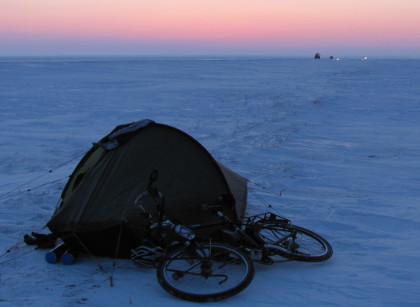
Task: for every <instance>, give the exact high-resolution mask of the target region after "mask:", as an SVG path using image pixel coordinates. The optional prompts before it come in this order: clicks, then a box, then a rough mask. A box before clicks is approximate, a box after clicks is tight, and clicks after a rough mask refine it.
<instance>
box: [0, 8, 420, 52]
mask: <svg viewBox="0 0 420 307" xmlns="http://www.w3.org/2000/svg"><path fill="white" fill-rule="evenodd" d="M400 2H404V3H405V5H402V3H398V5H397V4H395V3H391V1H384V0H370V1H361V0H353V1H349V2H348V3H344V2H341V1H340V2H339V1H332V0H318V1H312V0H300V1H294V0H290V1H288V0H285V1H278V0H264V1H256V0H230V1H222V0H212V1H210V0H201V1H192V0H178V1H171V0H155V1H153V3H146V2H144V1H138V0H121V1H118V2H117V1H112V0H102V1H99V0H91V1H82V0H73V1H67V0H61V1H53V0H37V1H36V0H27V1H15V0H0V6H2V7H3V9H2V10H0V39H1V37H2V36H3V37H21V38H22V39H24V38H27V37H34V38H36V37H51V38H54V37H60V38H78V37H79V38H94V39H118V40H156V41H164V40H167V41H177V40H180V41H188V40H190V41H203V42H205V41H207V42H212V41H224V42H226V43H231V44H234V43H235V42H238V43H245V42H249V43H255V42H259V43H266V44H268V45H276V44H285V43H286V44H297V45H299V44H302V43H304V42H305V41H306V42H311V41H312V42H319V43H330V44H334V43H335V44H352V43H354V42H360V43H372V42H376V43H381V44H383V43H385V42H387V41H388V42H389V43H393V44H401V43H402V44H404V43H405V44H414V45H415V46H419V45H420V43H419V42H420V20H419V19H418V17H417V15H418V12H420V1H417V0H401V1H400Z"/></svg>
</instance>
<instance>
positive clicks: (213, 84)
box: [0, 58, 420, 306]
mask: <svg viewBox="0 0 420 307" xmlns="http://www.w3.org/2000/svg"><path fill="white" fill-rule="evenodd" d="M419 84H420V60H395V59H394V60H391V59H382V60H381V59H369V60H367V61H359V60H358V59H342V60H341V61H330V60H323V59H322V60H312V59H252V58H248V59H246V58H237V59H234V58H227V59H221V58H214V59H209V58H207V59H198V58H195V59H184V58H177V59H152V58H132V59H130V58H124V59H119V58H108V59H105V58H85V59H82V58H68V59H62V58H61V59H60V58H36V59H23V58H20V59H12V58H2V59H0V236H1V239H0V305H1V306H27V305H28V306H29V305H31V306H76V305H79V304H85V305H88V306H125V305H134V306H173V305H178V306H193V305H198V304H195V303H191V302H186V301H182V300H179V299H176V298H174V297H172V296H171V295H169V294H167V293H166V292H165V291H164V290H162V289H161V288H160V286H159V285H158V283H157V281H156V278H155V271H154V270H153V269H140V268H138V267H135V266H133V265H132V264H131V263H130V261H128V260H113V259H108V258H97V259H91V258H88V257H81V258H80V259H79V261H78V262H77V264H75V265H71V266H65V265H62V264H48V263H46V262H45V261H44V255H45V251H44V250H34V249H33V247H31V246H27V245H25V244H24V243H23V242H22V237H23V235H24V234H25V233H30V232H31V231H37V232H45V233H48V229H42V228H43V226H44V225H45V223H46V222H47V221H48V220H49V218H50V216H51V215H52V213H53V210H54V208H55V206H56V204H57V202H58V199H59V195H60V192H61V190H62V188H63V186H64V184H65V182H66V177H67V176H68V175H70V174H71V172H72V169H73V168H74V166H75V165H76V164H77V162H78V160H79V159H80V158H81V155H83V153H84V152H85V151H86V150H88V149H89V148H90V144H91V143H92V142H95V141H97V140H99V139H100V138H101V137H102V136H104V135H105V134H107V133H109V132H110V131H111V130H112V129H113V128H114V127H115V126H116V125H118V124H122V123H128V122H132V121H136V120H139V119H144V118H149V119H153V120H155V121H157V122H160V123H165V124H169V125H172V126H175V127H177V128H179V129H181V130H183V131H185V132H187V133H188V134H190V135H191V136H192V137H194V138H196V139H197V140H198V141H199V142H200V143H202V144H203V145H204V146H205V147H206V148H207V149H208V150H209V151H210V153H211V154H212V155H213V156H214V157H215V158H216V159H217V160H219V161H221V162H222V163H224V164H226V165H227V166H229V167H230V168H232V169H234V170H235V171H237V172H238V173H240V174H241V175H243V176H245V177H247V178H248V179H249V180H250V181H251V182H250V187H251V188H253V187H254V188H256V190H255V189H252V190H251V191H250V192H253V191H258V193H259V195H261V196H263V197H264V198H265V200H266V201H267V202H269V203H270V204H271V205H272V208H270V210H274V211H276V212H278V213H280V214H282V215H284V216H286V217H288V218H290V219H291V220H292V221H293V222H294V223H295V224H297V225H301V226H304V227H306V228H309V229H312V230H314V231H316V232H318V233H320V234H321V235H323V236H324V237H325V238H327V239H328V240H329V241H330V243H331V244H332V246H333V248H334V255H333V257H332V258H331V259H330V260H328V261H326V262H323V263H303V262H296V261H291V262H281V263H276V264H274V265H272V266H263V265H258V264H257V265H256V275H255V278H254V280H253V282H252V284H251V285H250V286H249V287H248V288H247V289H246V290H245V291H243V292H241V293H239V294H238V295H236V296H234V297H232V298H230V299H227V300H225V301H221V302H216V303H209V305H221V306H224V305H230V306H269V305H272V306H278V305H283V306H418V303H419V302H420V137H419V136H420V86H419ZM252 195H253V194H252V193H250V205H249V208H250V210H254V211H255V210H262V211H265V210H268V209H269V208H267V207H266V206H265V204H261V203H258V202H255V201H254V198H253V197H252ZM110 276H111V277H112V280H113V287H111V285H110Z"/></svg>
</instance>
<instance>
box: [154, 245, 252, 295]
mask: <svg viewBox="0 0 420 307" xmlns="http://www.w3.org/2000/svg"><path fill="white" fill-rule="evenodd" d="M200 250H201V252H200V253H202V255H201V256H200V255H198V253H196V252H194V251H192V250H191V249H190V248H188V247H185V246H180V247H178V248H176V249H174V250H172V251H170V252H169V253H168V254H167V255H166V256H165V257H164V258H163V259H162V261H161V262H160V263H159V265H158V268H157V278H158V281H159V284H160V285H161V286H162V288H163V289H165V290H166V291H167V292H169V293H170V294H172V295H174V296H176V297H178V298H181V299H184V300H189V301H196V302H210V301H219V300H222V299H225V298H228V297H230V296H233V295H235V294H237V293H239V292H241V291H242V290H244V289H245V288H246V287H248V286H249V284H250V283H251V281H252V279H253V278H254V274H255V270H254V265H253V263H252V260H251V259H250V258H249V257H248V255H246V254H245V253H244V252H242V251H241V250H239V249H236V248H234V247H231V246H229V245H226V244H224V243H206V244H202V245H201V249H200ZM209 266H211V269H209ZM203 272H204V273H203ZM205 272H207V274H206V273H205Z"/></svg>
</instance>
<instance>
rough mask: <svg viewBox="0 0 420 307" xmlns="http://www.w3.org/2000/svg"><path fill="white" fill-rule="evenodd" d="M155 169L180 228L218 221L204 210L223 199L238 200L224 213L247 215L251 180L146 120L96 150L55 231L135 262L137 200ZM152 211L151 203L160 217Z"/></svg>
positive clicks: (79, 171) (64, 202)
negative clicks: (130, 255) (131, 257)
mask: <svg viewBox="0 0 420 307" xmlns="http://www.w3.org/2000/svg"><path fill="white" fill-rule="evenodd" d="M154 169H156V170H157V171H158V173H159V177H158V179H157V181H156V182H155V183H154V186H155V187H156V188H158V190H159V191H161V192H162V194H163V195H164V197H165V209H166V211H167V212H168V215H169V216H171V217H173V218H174V219H176V222H178V223H181V224H184V225H191V224H198V223H211V222H212V221H214V220H215V219H217V217H214V216H213V215H211V214H210V213H207V212H203V211H202V210H201V205H202V204H205V203H210V202H213V201H216V200H217V199H219V198H220V197H221V196H224V195H228V196H230V197H228V199H231V200H232V201H230V202H226V203H225V204H224V208H223V210H224V212H225V214H227V215H229V216H230V217H231V218H233V219H238V218H240V217H242V216H243V215H244V213H245V210H246V198H247V179H245V178H243V177H242V176H240V175H238V174H236V173H235V172H233V171H232V170H230V169H229V168H227V167H225V166H223V165H222V164H220V163H218V162H217V161H215V160H214V158H213V157H212V156H211V155H210V153H209V152H208V151H207V150H206V149H205V148H204V147H203V146H202V145H201V144H200V143H198V142H197V141H196V140H195V139H193V138H192V137H191V136H189V135H187V134H186V133H184V132H182V131H180V130H178V129H176V128H174V127H171V126H168V125H164V124H159V123H156V122H154V121H151V120H142V121H138V122H134V123H130V124H125V125H120V126H117V127H116V128H115V129H114V130H113V131H112V132H111V133H110V134H108V135H106V136H105V137H104V138H102V139H101V140H100V141H99V142H98V143H94V144H93V146H92V148H91V149H90V150H89V151H88V152H87V154H86V155H85V156H84V157H83V158H82V159H81V161H80V162H79V164H78V165H77V166H76V168H75V170H74V172H73V174H72V175H71V176H70V179H69V180H68V182H67V184H66V186H65V188H64V190H63V192H62V194H61V200H60V203H59V205H58V206H57V208H56V210H55V212H54V214H53V216H52V217H51V219H50V221H49V222H48V223H47V226H48V228H49V229H50V230H51V231H52V232H53V234H55V235H57V236H58V237H60V238H62V239H63V241H64V242H65V243H66V244H68V245H71V246H75V245H78V246H79V247H82V248H83V249H84V250H86V251H87V252H89V253H92V254H95V255H106V256H117V257H128V253H129V251H130V248H133V247H135V246H137V245H138V243H139V241H140V240H141V238H142V230H143V229H144V225H145V223H146V222H145V221H144V220H143V219H144V218H142V217H141V214H139V210H138V208H136V207H135V205H134V201H135V199H136V198H137V196H138V195H140V194H141V193H142V192H144V191H145V189H146V187H147V185H148V182H149V175H150V173H151V172H152V170H154ZM153 209H154V208H153V206H152V205H150V206H148V205H147V204H146V210H147V211H149V212H150V213H151V214H152V215H155V213H156V212H155V211H154V210H153Z"/></svg>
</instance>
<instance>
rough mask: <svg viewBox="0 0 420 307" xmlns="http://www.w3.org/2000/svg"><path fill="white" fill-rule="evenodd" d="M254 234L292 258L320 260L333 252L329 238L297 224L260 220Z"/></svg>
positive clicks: (279, 252)
mask: <svg viewBox="0 0 420 307" xmlns="http://www.w3.org/2000/svg"><path fill="white" fill-rule="evenodd" d="M254 235H255V238H256V239H257V240H258V241H260V242H261V243H263V244H266V245H267V247H268V248H269V249H270V250H271V251H272V252H274V253H275V254H279V255H281V256H283V257H286V258H289V259H292V260H299V261H307V262H320V261H325V260H327V259H329V258H330V257H331V256H332V254H333V249H332V247H331V245H330V243H328V241H327V240H325V239H324V238H323V237H321V236H320V235H318V234H316V233H315V232H313V231H311V230H308V229H306V228H303V227H300V226H296V225H289V224H285V223H276V222H270V221H260V222H258V223H257V224H256V225H255V227H254Z"/></svg>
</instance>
